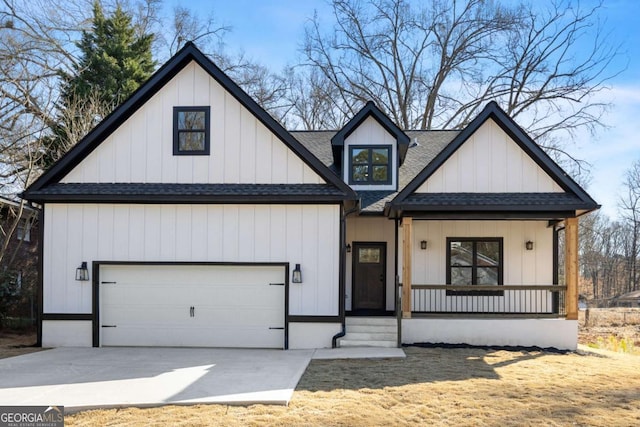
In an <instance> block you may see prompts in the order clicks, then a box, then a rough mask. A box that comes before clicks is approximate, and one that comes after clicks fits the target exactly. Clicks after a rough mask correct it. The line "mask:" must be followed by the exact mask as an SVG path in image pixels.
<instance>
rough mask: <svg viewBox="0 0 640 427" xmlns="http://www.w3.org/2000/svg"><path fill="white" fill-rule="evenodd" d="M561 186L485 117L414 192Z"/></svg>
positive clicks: (507, 190)
mask: <svg viewBox="0 0 640 427" xmlns="http://www.w3.org/2000/svg"><path fill="white" fill-rule="evenodd" d="M563 191H564V190H562V188H561V187H560V186H559V185H558V184H557V183H556V182H555V181H554V180H553V179H551V177H550V176H549V175H548V174H547V173H546V172H545V171H544V170H543V169H542V168H541V167H540V166H538V165H537V164H536V162H534V161H533V160H532V159H531V157H529V155H528V154H527V153H526V152H524V151H523V150H522V148H520V146H519V145H518V144H517V143H515V142H514V141H513V140H512V139H511V138H510V137H509V135H507V134H506V132H505V131H503V130H502V128H500V126H498V125H497V124H496V123H495V122H494V121H493V120H492V119H488V120H487V121H486V122H485V123H484V124H483V125H482V126H480V128H479V129H478V130H477V131H476V132H475V133H474V134H473V135H471V136H470V137H469V139H468V140H467V141H465V143H464V144H462V146H461V147H460V148H458V150H457V151H456V152H455V153H453V154H452V155H451V157H449V158H448V159H447V160H446V161H445V163H444V164H443V165H441V166H440V168H438V170H436V171H435V172H434V173H433V174H432V175H431V176H430V177H429V178H428V179H427V180H426V182H424V183H423V184H422V185H421V186H420V187H419V188H418V189H417V190H416V192H417V193H529V192H531V193H537V192H543V193H557V192H563Z"/></svg>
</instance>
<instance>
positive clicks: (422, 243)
mask: <svg viewBox="0 0 640 427" xmlns="http://www.w3.org/2000/svg"><path fill="white" fill-rule="evenodd" d="M420 249H422V250H423V251H424V250H426V249H427V241H426V240H422V241H421V242H420Z"/></svg>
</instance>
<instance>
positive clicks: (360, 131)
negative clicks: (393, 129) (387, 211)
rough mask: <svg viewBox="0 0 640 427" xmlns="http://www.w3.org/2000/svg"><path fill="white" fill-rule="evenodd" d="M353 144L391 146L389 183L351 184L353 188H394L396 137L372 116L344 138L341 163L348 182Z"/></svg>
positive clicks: (396, 154)
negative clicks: (350, 153) (350, 152)
mask: <svg viewBox="0 0 640 427" xmlns="http://www.w3.org/2000/svg"><path fill="white" fill-rule="evenodd" d="M355 145H364V146H368V145H390V146H391V170H390V171H389V172H390V173H391V184H390V185H351V188H353V189H354V190H394V189H395V188H396V182H397V178H396V176H397V169H398V168H397V164H398V157H397V156H398V150H397V141H396V138H395V137H394V136H393V135H391V134H390V133H389V132H387V130H386V129H385V128H384V127H382V125H380V123H378V121H377V120H376V119H374V118H373V117H368V118H367V119H365V120H364V121H363V122H362V123H361V124H360V125H359V126H358V128H357V129H356V130H354V131H353V132H352V133H351V134H350V135H349V136H348V137H347V138H345V140H344V154H343V155H344V158H343V161H342V164H343V165H344V167H343V168H342V169H343V179H344V181H345V182H346V183H349V174H350V173H351V168H350V162H349V151H350V148H349V147H351V146H355Z"/></svg>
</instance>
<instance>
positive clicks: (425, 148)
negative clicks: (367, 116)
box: [291, 130, 459, 213]
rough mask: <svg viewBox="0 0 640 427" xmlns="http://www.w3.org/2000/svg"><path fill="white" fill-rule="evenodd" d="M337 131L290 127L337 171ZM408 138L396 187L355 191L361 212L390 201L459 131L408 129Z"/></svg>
mask: <svg viewBox="0 0 640 427" xmlns="http://www.w3.org/2000/svg"><path fill="white" fill-rule="evenodd" d="M336 132H337V131H292V132H291V134H292V135H293V136H294V137H295V138H296V139H297V140H298V141H300V142H301V143H302V145H304V146H305V147H307V149H308V150H309V151H311V153H312V154H313V155H314V156H316V157H317V158H318V159H319V160H320V161H321V162H323V163H324V164H325V165H327V166H328V167H329V168H330V169H331V170H332V171H333V172H334V173H336V174H339V173H340V172H339V171H338V168H337V167H336V165H335V164H334V163H333V154H332V152H331V138H333V136H334V135H335V134H336ZM405 133H406V134H407V136H408V137H409V138H410V139H411V143H410V145H409V149H408V150H407V155H406V157H405V159H404V163H403V164H402V166H400V171H399V175H400V176H399V178H400V179H399V181H398V191H358V192H357V193H358V196H360V198H361V205H360V207H361V209H362V212H368V213H381V212H382V211H383V210H384V205H385V203H387V202H389V201H391V200H392V199H393V198H394V197H395V196H396V195H397V194H398V192H399V191H402V189H403V188H404V187H405V186H406V185H407V184H408V183H409V182H411V180H413V178H415V177H416V175H418V173H420V171H422V170H423V169H424V167H425V166H426V165H427V164H429V162H431V160H433V159H434V158H435V157H436V156H437V155H438V153H440V152H441V151H442V150H443V149H444V148H445V147H446V146H447V144H449V143H450V142H451V141H452V140H453V139H454V138H455V137H456V136H457V135H458V133H459V131H450V130H430V131H425V130H409V131H405Z"/></svg>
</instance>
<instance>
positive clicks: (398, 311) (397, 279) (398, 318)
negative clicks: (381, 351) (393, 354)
mask: <svg viewBox="0 0 640 427" xmlns="http://www.w3.org/2000/svg"><path fill="white" fill-rule="evenodd" d="M394 223H395V225H396V229H395V232H394V235H395V236H394V245H395V255H396V256H395V258H396V259H395V260H394V268H395V273H396V274H395V291H396V322H397V323H398V333H397V336H398V342H397V346H398V348H401V347H402V307H401V305H400V302H401V299H400V297H401V295H402V294H401V293H400V276H399V275H398V240H399V239H398V226H399V225H400V221H399V220H398V218H395V219H394Z"/></svg>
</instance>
